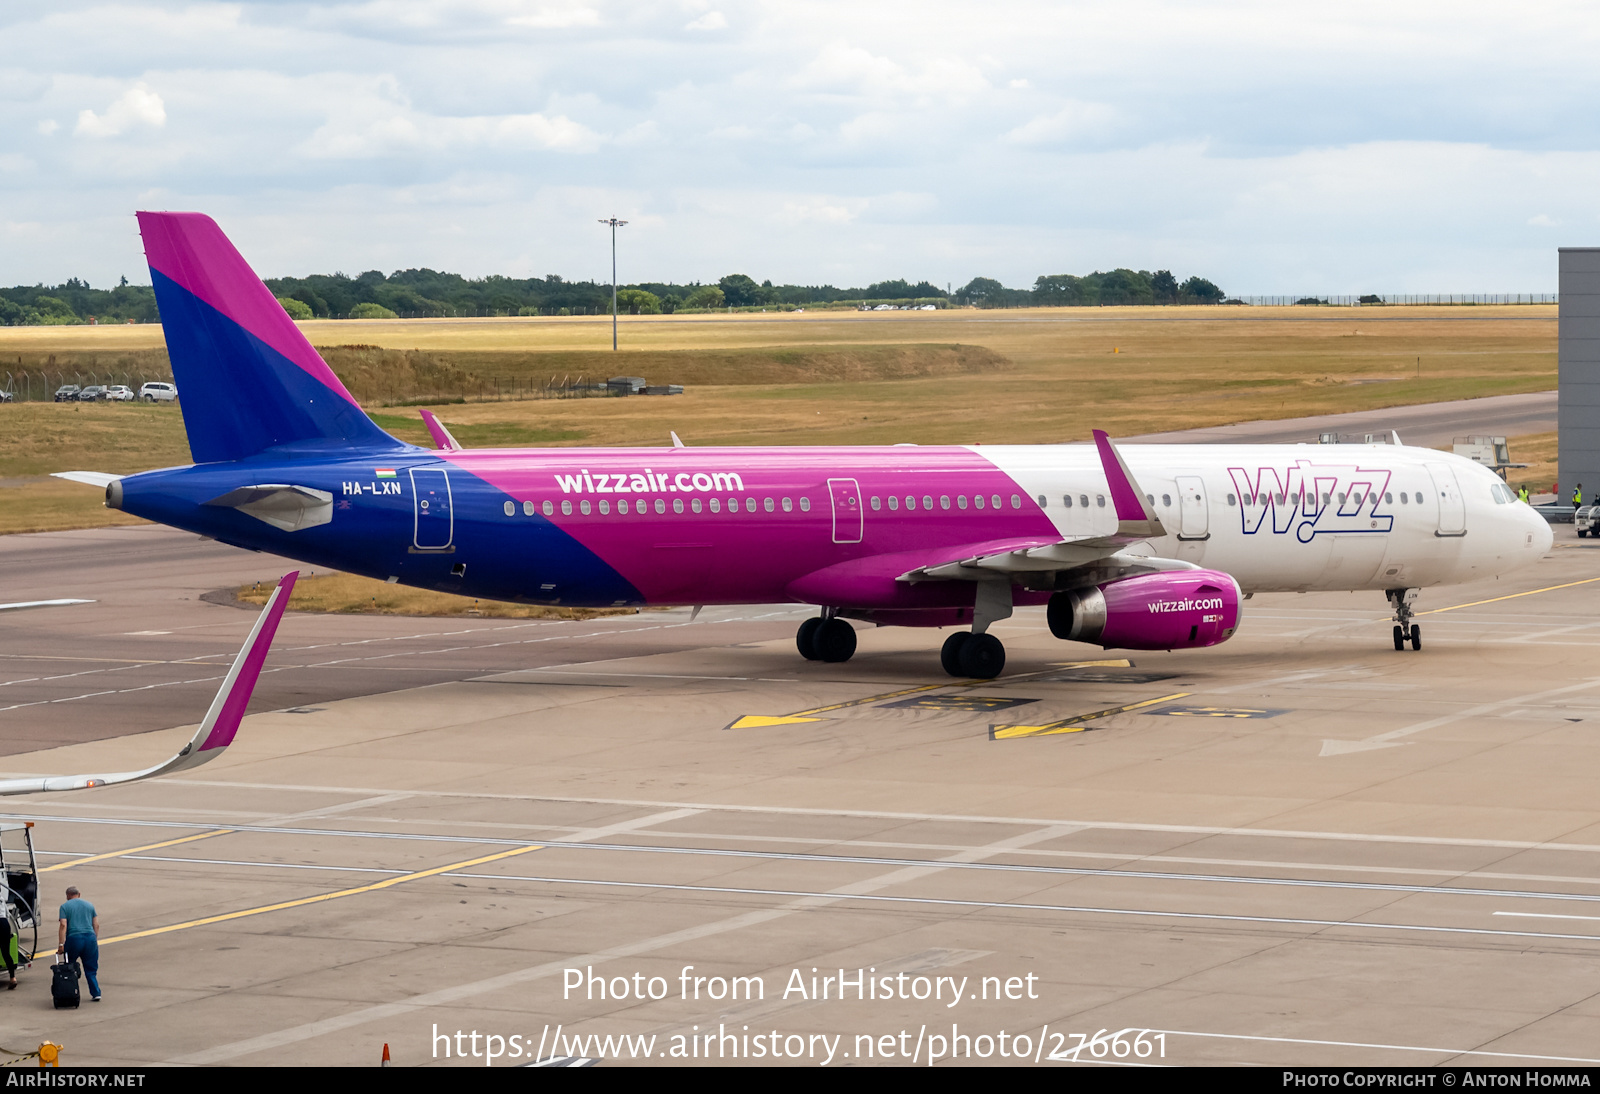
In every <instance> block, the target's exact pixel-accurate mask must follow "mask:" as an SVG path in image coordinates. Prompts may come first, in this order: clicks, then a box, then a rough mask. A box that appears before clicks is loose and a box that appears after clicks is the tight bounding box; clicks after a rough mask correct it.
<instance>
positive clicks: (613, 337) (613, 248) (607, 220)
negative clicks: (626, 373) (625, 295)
mask: <svg viewBox="0 0 1600 1094" xmlns="http://www.w3.org/2000/svg"><path fill="white" fill-rule="evenodd" d="M600 223H601V224H609V225H611V350H612V352H613V353H614V352H616V349H617V229H618V228H620V227H622V226H623V225H624V224H626V223H628V222H627V221H625V220H618V219H617V218H616V217H607V218H605V219H603V220H601V221H600Z"/></svg>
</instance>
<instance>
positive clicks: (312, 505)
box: [206, 483, 333, 532]
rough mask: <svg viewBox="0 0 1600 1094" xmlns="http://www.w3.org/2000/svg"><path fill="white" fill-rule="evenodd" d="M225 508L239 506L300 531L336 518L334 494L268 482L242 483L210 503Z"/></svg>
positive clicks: (270, 520) (248, 512)
mask: <svg viewBox="0 0 1600 1094" xmlns="http://www.w3.org/2000/svg"><path fill="white" fill-rule="evenodd" d="M206 504H207V505H214V506H218V507H221V508H225V509H237V510H239V512H241V513H247V514H249V515H250V516H252V517H255V518H256V519H257V520H260V521H265V522H266V523H268V524H270V525H272V526H273V527H274V528H282V529H283V530H284V531H285V532H299V531H301V530H303V529H306V528H315V527H316V526H317V525H319V524H327V523H328V522H329V521H331V520H332V519H333V495H332V494H330V493H329V492H328V491H326V490H318V489H316V488H315V487H312V486H291V485H289V484H287V483H267V484H265V485H262V486H241V487H239V488H238V489H237V490H229V491H228V492H227V493H226V494H223V495H221V496H219V497H215V498H212V499H211V500H210V501H208V502H206Z"/></svg>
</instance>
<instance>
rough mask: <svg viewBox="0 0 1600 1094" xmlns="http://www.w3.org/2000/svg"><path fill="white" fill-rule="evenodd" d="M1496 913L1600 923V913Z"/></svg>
mask: <svg viewBox="0 0 1600 1094" xmlns="http://www.w3.org/2000/svg"><path fill="white" fill-rule="evenodd" d="M1494 914H1495V915H1514V916H1518V917H1520V918H1523V919H1584V920H1588V921H1590V922H1592V923H1600V915H1557V914H1556V913H1555V912H1496V913H1494Z"/></svg>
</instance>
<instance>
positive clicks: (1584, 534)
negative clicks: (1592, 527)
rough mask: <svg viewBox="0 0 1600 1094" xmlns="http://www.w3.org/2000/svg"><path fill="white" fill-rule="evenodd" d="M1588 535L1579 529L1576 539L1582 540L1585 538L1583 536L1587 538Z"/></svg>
mask: <svg viewBox="0 0 1600 1094" xmlns="http://www.w3.org/2000/svg"><path fill="white" fill-rule="evenodd" d="M1588 534H1589V533H1588V532H1586V531H1584V530H1583V529H1582V528H1579V529H1578V538H1579V539H1583V538H1584V537H1585V536H1587V535H1588Z"/></svg>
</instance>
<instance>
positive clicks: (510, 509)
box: [502, 501, 517, 517]
mask: <svg viewBox="0 0 1600 1094" xmlns="http://www.w3.org/2000/svg"><path fill="white" fill-rule="evenodd" d="M502 508H504V509H505V511H506V516H508V517H514V516H516V515H517V503H516V502H514V501H508V502H506V503H505V505H504V506H503V507H502Z"/></svg>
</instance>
